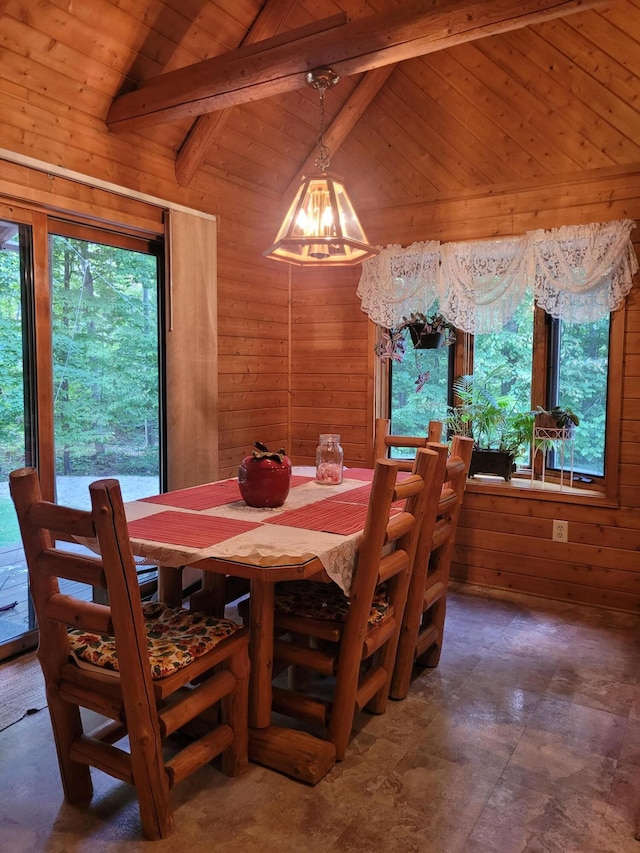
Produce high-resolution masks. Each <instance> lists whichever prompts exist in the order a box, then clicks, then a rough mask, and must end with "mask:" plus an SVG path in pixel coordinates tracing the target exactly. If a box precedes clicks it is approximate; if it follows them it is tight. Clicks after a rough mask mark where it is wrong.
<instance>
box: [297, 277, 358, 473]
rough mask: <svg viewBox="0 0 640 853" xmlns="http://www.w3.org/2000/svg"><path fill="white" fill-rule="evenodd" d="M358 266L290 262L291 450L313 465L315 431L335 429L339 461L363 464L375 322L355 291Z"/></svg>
mask: <svg viewBox="0 0 640 853" xmlns="http://www.w3.org/2000/svg"><path fill="white" fill-rule="evenodd" d="M360 271H361V268H360V266H358V267H355V268H354V267H342V268H336V269H333V270H322V271H320V270H308V269H303V268H300V267H295V268H293V273H292V292H291V453H292V457H293V460H294V462H297V463H299V464H304V465H310V464H314V462H315V450H316V446H317V444H318V436H319V434H320V433H339V434H340V436H341V444H342V447H343V449H344V454H345V464H347V465H352V466H356V467H357V466H361V467H362V466H364V465H367V464H371V459H372V456H371V454H372V412H373V378H372V374H371V364H370V359H369V357H368V356H369V354H370V352H371V351H372V348H373V344H374V340H375V327H374V326H373V324H372V323H371V322H370V321H369V320H368V318H367V316H366V314H364V313H363V312H362V311H361V309H360V303H359V300H358V299H357V297H356V295H355V294H356V288H357V284H358V280H359V278H360Z"/></svg>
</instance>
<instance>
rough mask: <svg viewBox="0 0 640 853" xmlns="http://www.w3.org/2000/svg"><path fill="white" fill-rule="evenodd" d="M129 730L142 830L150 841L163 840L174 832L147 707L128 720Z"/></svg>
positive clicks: (159, 745)
mask: <svg viewBox="0 0 640 853" xmlns="http://www.w3.org/2000/svg"><path fill="white" fill-rule="evenodd" d="M128 728H129V748H130V752H131V772H132V775H133V783H134V785H135V788H136V794H137V796H138V805H139V808H140V819H141V821H142V830H143V832H144V835H145V838H148V839H149V840H150V841H155V840H157V839H159V838H166V837H167V836H168V835H170V834H171V831H172V829H173V810H172V807H171V802H170V799H169V777H168V775H167V771H166V768H165V765H164V760H163V756H162V739H161V737H160V731H159V729H158V725H157V720H156V719H154V717H153V716H152V714H151V712H150V709H149V708H148V707H147V708H140V715H139V717H138V718H137V719H135V720H130V721H129V725H128Z"/></svg>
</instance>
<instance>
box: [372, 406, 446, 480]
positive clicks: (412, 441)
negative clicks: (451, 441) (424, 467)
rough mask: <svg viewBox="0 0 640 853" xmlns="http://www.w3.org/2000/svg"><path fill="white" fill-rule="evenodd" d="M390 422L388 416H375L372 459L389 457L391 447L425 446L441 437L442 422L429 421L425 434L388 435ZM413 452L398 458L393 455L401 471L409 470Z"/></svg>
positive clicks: (411, 448)
mask: <svg viewBox="0 0 640 853" xmlns="http://www.w3.org/2000/svg"><path fill="white" fill-rule="evenodd" d="M390 429H391V422H390V420H389V419H388V418H377V419H376V423H375V433H374V438H373V459H374V462H375V461H377V460H378V459H389V458H392V457H391V456H390V451H391V450H392V449H393V448H398V449H402V450H407V449H410V450H414V451H415V450H416V449H417V448H418V447H426V446H427V444H428V443H430V442H439V441H440V439H441V437H442V423H441V422H440V421H429V426H428V430H427V435H421V436H416V435H390ZM414 458H415V453H413V454H412V455H411V458H408V459H400V458H397V457H393V461H394V462H397V463H398V464H399V466H400V470H401V471H411V470H412V468H413V461H414Z"/></svg>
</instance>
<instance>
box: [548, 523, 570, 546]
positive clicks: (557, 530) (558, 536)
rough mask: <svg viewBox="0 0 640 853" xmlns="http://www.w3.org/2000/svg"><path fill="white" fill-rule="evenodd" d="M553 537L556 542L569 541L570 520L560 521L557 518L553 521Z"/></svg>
mask: <svg viewBox="0 0 640 853" xmlns="http://www.w3.org/2000/svg"><path fill="white" fill-rule="evenodd" d="M551 538H552V540H553V541H554V542H568V541H569V522H568V521H558V520H557V519H556V520H555V521H554V522H553V533H552V535H551Z"/></svg>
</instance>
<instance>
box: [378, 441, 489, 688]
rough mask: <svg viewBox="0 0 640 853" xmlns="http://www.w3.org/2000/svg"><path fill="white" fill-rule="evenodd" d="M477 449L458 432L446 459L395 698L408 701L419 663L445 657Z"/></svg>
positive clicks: (414, 581)
mask: <svg viewBox="0 0 640 853" xmlns="http://www.w3.org/2000/svg"><path fill="white" fill-rule="evenodd" d="M443 446H444V445H438V447H440V448H442V447H443ZM430 447H434V445H430ZM472 451H473V439H472V438H465V437H462V436H454V438H453V441H452V444H451V454H450V456H449V458H448V459H446V470H445V472H444V484H443V487H442V493H441V496H440V501H439V504H438V508H437V513H436V518H435V524H434V525H432V527H431V529H429V527H428V525H423V530H422V533H421V537H420V541H419V542H418V549H417V552H416V559H415V564H414V570H413V574H412V576H411V582H410V584H409V593H408V596H407V604H406V607H405V612H404V617H403V622H402V628H401V631H400V637H399V641H398V654H397V659H396V665H395V668H394V672H393V678H392V681H391V693H390V695H391V697H392V698H393V699H404V698H405V697H406V695H407V693H408V692H409V685H410V683H411V676H412V672H413V665H414V662H416V663H418V664H419V665H421V666H437V665H438V661H439V660H440V653H441V651H442V639H443V634H444V621H445V615H446V607H447V590H448V586H449V570H450V567H451V553H452V550H453V546H454V542H455V535H456V530H457V527H458V518H459V516H460V509H461V506H462V498H463V495H464V490H465V485H466V482H467V475H468V472H469V465H470V463H471V453H472ZM440 452H441V451H440ZM441 464H442V463H441Z"/></svg>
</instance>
